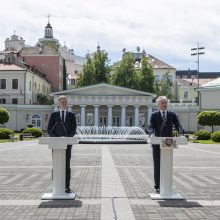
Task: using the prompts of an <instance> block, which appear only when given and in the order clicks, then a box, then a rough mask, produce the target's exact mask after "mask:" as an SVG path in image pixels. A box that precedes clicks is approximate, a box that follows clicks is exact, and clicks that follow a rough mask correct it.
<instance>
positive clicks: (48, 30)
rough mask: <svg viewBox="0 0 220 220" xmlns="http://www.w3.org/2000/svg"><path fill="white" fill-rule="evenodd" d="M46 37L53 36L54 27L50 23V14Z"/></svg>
mask: <svg viewBox="0 0 220 220" xmlns="http://www.w3.org/2000/svg"><path fill="white" fill-rule="evenodd" d="M44 37H45V38H53V28H52V26H51V24H50V15H48V23H47V26H46V27H45V33H44Z"/></svg>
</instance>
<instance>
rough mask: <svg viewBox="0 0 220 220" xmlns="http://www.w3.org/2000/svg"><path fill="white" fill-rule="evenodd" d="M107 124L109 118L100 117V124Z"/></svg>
mask: <svg viewBox="0 0 220 220" xmlns="http://www.w3.org/2000/svg"><path fill="white" fill-rule="evenodd" d="M106 125H107V120H106V117H102V116H101V117H100V118H99V126H106Z"/></svg>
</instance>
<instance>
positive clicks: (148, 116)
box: [147, 106, 152, 126]
mask: <svg viewBox="0 0 220 220" xmlns="http://www.w3.org/2000/svg"><path fill="white" fill-rule="evenodd" d="M151 114H152V106H149V107H148V112H147V125H148V126H149V125H150V117H151Z"/></svg>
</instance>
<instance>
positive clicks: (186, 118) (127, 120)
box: [2, 83, 199, 131]
mask: <svg viewBox="0 0 220 220" xmlns="http://www.w3.org/2000/svg"><path fill="white" fill-rule="evenodd" d="M51 95H52V96H53V97H54V105H27V104H26V105H17V104H4V105H3V106H2V107H4V108H6V109H8V111H9V113H10V116H11V117H10V120H9V122H8V123H7V124H6V127H8V128H10V129H13V130H18V131H19V130H20V129H24V128H26V127H27V125H28V124H33V125H34V127H38V128H40V129H43V130H46V129H47V125H48V120H49V117H50V114H51V113H52V112H53V111H55V110H57V109H58V98H59V96H60V95H66V96H67V97H68V109H69V111H73V112H74V113H75V114H76V118H77V125H78V126H80V125H81V126H85V125H97V126H103V125H106V126H138V127H141V128H142V129H144V130H145V129H146V128H147V127H148V125H149V121H150V116H151V113H152V111H154V110H155V109H157V108H158V106H157V105H156V103H155V102H153V101H154V100H153V99H155V98H156V95H155V94H152V93H147V92H142V91H138V90H133V89H128V88H124V87H119V86H113V85H109V84H105V83H101V84H96V85H91V86H86V87H81V88H75V89H72V90H65V91H60V92H56V93H52V94H51ZM169 109H170V110H172V111H175V112H176V114H177V116H178V118H179V120H180V123H181V124H182V126H183V128H184V130H185V131H196V130H197V122H196V116H197V113H198V112H199V106H198V105H197V104H196V103H195V102H191V103H181V102H180V103H170V104H169Z"/></svg>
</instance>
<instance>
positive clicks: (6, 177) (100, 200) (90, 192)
mask: <svg viewBox="0 0 220 220" xmlns="http://www.w3.org/2000/svg"><path fill="white" fill-rule="evenodd" d="M51 165H52V161H51V150H49V149H48V148H47V146H46V145H39V144H38V140H31V141H23V142H22V141H19V142H10V143H4V144H3V143H1V144H0V220H6V219H8V220H12V219H16V220H18V219H19V220H26V219H36V220H37V219H48V220H49V219H50V220H52V219H78V220H79V219H80V220H83V219H102V220H110V219H111V220H121V219H122V220H132V219H136V220H140V219H154V220H156V219H167V220H172V219H181V220H183V219H184V220H186V219H208V220H214V219H220V145H219V144H218V145H217V144H216V145H200V144H196V143H189V144H188V145H186V146H179V148H178V149H176V150H174V177H173V191H174V192H176V193H180V194H181V195H182V196H183V197H184V198H185V200H157V201H156V200H152V199H151V198H150V196H149V193H151V192H152V191H153V167H152V152H151V147H150V145H149V144H148V145H146V144H145V145H144V144H138V145H127V144H121V145H118V144H113V145H109V144H108V145H107V144H99V145H98V144H97V145H96V144H79V145H77V146H74V147H73V150H72V160H71V173H72V177H71V188H72V189H73V190H74V192H75V194H76V199H75V200H65V201H64V200H54V201H48V200H41V196H42V195H43V194H44V193H46V192H50V191H51V188H52V186H51V170H52V166H51Z"/></svg>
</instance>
